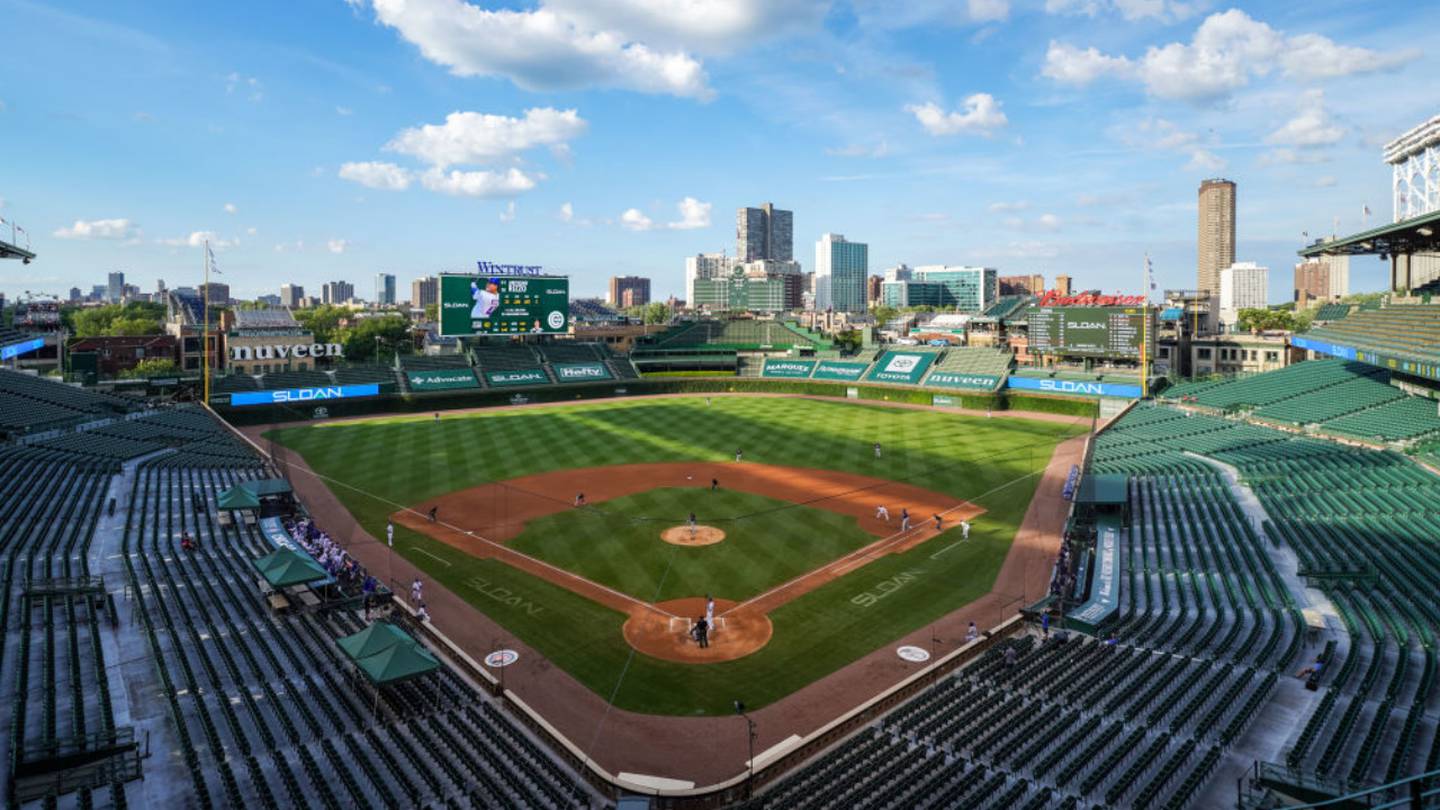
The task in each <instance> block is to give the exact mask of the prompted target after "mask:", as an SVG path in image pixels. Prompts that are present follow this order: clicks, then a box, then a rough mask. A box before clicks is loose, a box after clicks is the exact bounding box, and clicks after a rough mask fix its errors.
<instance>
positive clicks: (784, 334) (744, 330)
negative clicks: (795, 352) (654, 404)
mask: <svg viewBox="0 0 1440 810" xmlns="http://www.w3.org/2000/svg"><path fill="white" fill-rule="evenodd" d="M817 344H818V341H817V340H816V339H814V338H812V337H810V336H808V335H806V334H804V332H803V331H801V330H798V329H793V328H790V327H789V326H787V325H786V324H785V323H782V322H779V321H755V320H737V321H693V322H687V323H683V324H680V325H679V326H676V327H672V328H671V329H669V330H667V331H666V332H664V333H663V334H660V335H657V336H656V337H655V339H654V340H653V342H651V344H650V345H651V346H652V347H653V348H659V349H679V348H692V347H699V346H713V347H734V348H754V347H762V346H768V347H774V348H782V347H791V346H796V345H802V346H815V345H817Z"/></svg>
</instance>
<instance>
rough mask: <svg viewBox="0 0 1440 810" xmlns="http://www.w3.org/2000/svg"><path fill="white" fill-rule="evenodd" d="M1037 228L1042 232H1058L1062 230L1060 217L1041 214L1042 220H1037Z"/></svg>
mask: <svg viewBox="0 0 1440 810" xmlns="http://www.w3.org/2000/svg"><path fill="white" fill-rule="evenodd" d="M1035 226H1036V227H1037V228H1039V229H1040V230H1042V231H1058V230H1060V217H1057V216H1055V215H1054V214H1041V215H1040V218H1039V219H1037V220H1035Z"/></svg>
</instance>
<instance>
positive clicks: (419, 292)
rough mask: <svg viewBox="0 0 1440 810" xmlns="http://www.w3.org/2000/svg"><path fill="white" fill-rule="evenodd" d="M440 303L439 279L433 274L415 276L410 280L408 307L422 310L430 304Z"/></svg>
mask: <svg viewBox="0 0 1440 810" xmlns="http://www.w3.org/2000/svg"><path fill="white" fill-rule="evenodd" d="M438 303H440V279H438V278H436V277H435V276H426V277H424V278H417V279H415V280H414V281H412V282H410V308H411V309H419V310H423V309H425V308H426V307H428V306H430V305H431V304H438Z"/></svg>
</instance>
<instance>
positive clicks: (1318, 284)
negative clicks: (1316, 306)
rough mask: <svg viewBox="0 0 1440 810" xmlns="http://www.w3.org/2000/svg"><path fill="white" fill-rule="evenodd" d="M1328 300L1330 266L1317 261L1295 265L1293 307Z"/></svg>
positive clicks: (1312, 260)
mask: <svg viewBox="0 0 1440 810" xmlns="http://www.w3.org/2000/svg"><path fill="white" fill-rule="evenodd" d="M1317 300H1318V301H1329V300H1330V266H1329V265H1327V264H1326V263H1325V262H1322V261H1320V260H1319V259H1311V260H1309V261H1303V262H1300V263H1299V264H1297V265H1295V306H1296V307H1301V308H1303V307H1305V306H1308V305H1309V303H1310V302H1311V301H1317Z"/></svg>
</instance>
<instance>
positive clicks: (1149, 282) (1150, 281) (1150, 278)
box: [1145, 253, 1155, 300]
mask: <svg viewBox="0 0 1440 810" xmlns="http://www.w3.org/2000/svg"><path fill="white" fill-rule="evenodd" d="M1145 289H1146V290H1147V292H1146V294H1145V298H1146V300H1149V298H1150V293H1151V292H1154V291H1155V267H1154V265H1152V264H1151V263H1150V254H1149V253H1146V254H1145Z"/></svg>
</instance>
